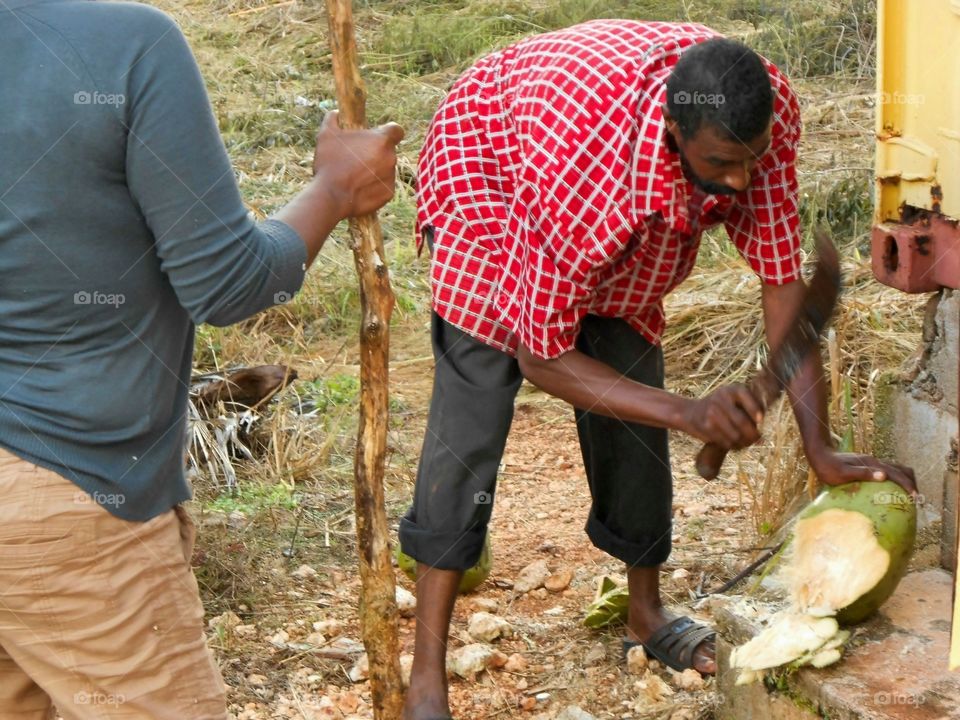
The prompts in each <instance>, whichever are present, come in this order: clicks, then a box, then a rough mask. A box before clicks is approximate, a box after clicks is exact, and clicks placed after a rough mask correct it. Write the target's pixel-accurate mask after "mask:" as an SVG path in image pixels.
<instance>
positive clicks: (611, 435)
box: [400, 313, 673, 570]
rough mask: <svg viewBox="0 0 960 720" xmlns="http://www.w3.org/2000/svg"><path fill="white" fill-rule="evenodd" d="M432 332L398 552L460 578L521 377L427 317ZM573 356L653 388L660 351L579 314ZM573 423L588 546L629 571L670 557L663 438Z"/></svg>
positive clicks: (481, 523)
mask: <svg viewBox="0 0 960 720" xmlns="http://www.w3.org/2000/svg"><path fill="white" fill-rule="evenodd" d="M431 331H432V337H433V352H434V357H435V360H436V371H435V375H434V384H433V396H432V398H431V401H430V415H429V418H428V421H427V431H426V437H425V439H424V442H423V451H422V453H421V456H420V465H419V468H418V471H417V480H416V487H415V490H414V498H413V504H412V506H411V507H410V509H409V511H408V512H407V514H406V516H405V517H403V518H402V519H401V521H400V544H401V548H402V549H403V551H404V552H405V553H407V554H408V555H410V556H411V557H413V558H415V559H416V560H417V561H419V562H422V563H425V564H427V565H429V566H431V567H436V568H441V569H447V570H465V569H467V568H470V567H472V566H473V565H474V564H476V562H477V561H478V560H479V558H480V553H481V551H482V549H483V543H484V539H485V537H486V532H487V525H488V523H489V521H490V515H491V510H492V507H493V506H492V502H493V498H494V494H495V492H496V482H497V469H498V467H499V465H500V460H501V457H502V455H503V450H504V446H505V445H506V441H507V434H508V432H509V430H510V423H511V421H512V419H513V407H514V399H515V397H516V394H517V390H518V389H519V388H520V383H521V380H522V377H521V374H520V367H519V364H518V363H517V360H516V359H515V358H513V357H511V356H510V355H508V354H506V353H504V352H501V351H499V350H496V349H494V348H491V347H490V346H488V345H485V344H483V343H482V342H480V341H479V340H476V339H475V338H473V337H471V336H470V335H468V334H467V333H465V332H463V331H461V330H459V329H458V328H456V327H454V326H453V325H451V324H449V323H447V322H446V321H444V320H443V319H442V318H440V317H439V316H438V315H437V314H436V313H434V314H433V317H432V321H431ZM577 349H578V350H580V351H581V352H583V353H585V354H587V355H589V356H590V357H593V358H596V359H597V360H600V361H601V362H604V363H606V364H607V365H609V366H611V367H612V368H614V369H615V370H617V371H618V372H619V373H621V374H623V375H625V376H626V377H628V378H630V379H632V380H636V381H638V382H641V383H643V384H645V385H650V386H653V387H658V388H662V387H663V353H662V350H661V348H660V347H659V346H656V345H653V344H651V343H650V342H648V341H647V340H646V339H645V338H644V337H643V336H642V335H640V334H639V333H638V332H637V331H636V330H634V329H633V328H632V327H631V326H630V325H629V324H628V323H627V322H625V321H624V320H620V319H617V318H604V317H598V316H595V315H588V316H587V317H586V318H585V319H584V321H583V324H582V327H581V332H580V335H579V337H578V339H577ZM575 417H576V422H577V432H578V435H579V439H580V448H581V452H582V454H583V461H584V467H585V469H586V474H587V480H588V482H589V486H590V493H591V497H592V500H593V502H592V506H591V508H590V514H589V517H588V518H587V524H586V532H587V535H588V536H589V537H590V540H591V542H592V543H593V544H594V545H595V546H596V547H598V548H600V549H601V550H603V551H605V552H607V553H609V554H610V555H612V556H613V557H615V558H618V559H620V560H622V561H624V562H625V563H627V565H629V566H631V567H634V566H648V567H649V566H655V565H659V564H661V563H662V562H664V561H665V560H666V559H667V557H668V556H669V554H670V534H671V521H672V499H673V482H672V476H671V472H670V458H669V453H668V446H667V431H666V430H664V429H662V428H653V427H648V426H646V425H638V424H635V423H625V422H623V421H621V420H616V419H613V418H608V417H604V416H602V415H597V414H594V413H591V412H587V411H583V410H576V411H575ZM531 512H532V510H531ZM494 552H496V549H495V550H494Z"/></svg>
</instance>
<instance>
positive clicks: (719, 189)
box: [666, 133, 737, 195]
mask: <svg viewBox="0 0 960 720" xmlns="http://www.w3.org/2000/svg"><path fill="white" fill-rule="evenodd" d="M666 135H667V147H669V148H670V150H671V151H672V152H675V153H676V154H677V155H679V156H680V168H681V169H682V170H683V175H684V177H686V178H687V180H689V181H690V182H692V183H693V184H694V185H696V186H697V187H698V188H700V189H701V190H703V191H704V192H705V193H707V194H709V195H736V194H737V190H736V189H735V188H732V187H730V186H729V185H721V184H720V183H713V182H707V181H706V180H701V179H700V178H699V177H697V174H696V173H695V172H694V171H693V168H691V167H690V163H689V162H687V157H686V156H685V155H684V154H683V150H681V149H680V148H679V146H678V145H677V142H676V140H674V139H673V136H672V135H671V134H670V133H667V134H666Z"/></svg>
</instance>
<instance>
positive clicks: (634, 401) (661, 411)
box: [518, 348, 690, 430]
mask: <svg viewBox="0 0 960 720" xmlns="http://www.w3.org/2000/svg"><path fill="white" fill-rule="evenodd" d="M518 359H519V361H520V369H521V371H522V372H523V375H524V377H526V378H527V380H529V381H530V382H532V383H533V384H534V385H536V386H537V387H539V388H540V389H541V390H544V391H545V392H548V393H550V394H551V395H553V396H554V397H558V398H560V399H561V400H565V401H566V402H568V403H570V404H571V405H573V406H574V407H576V408H579V409H581V410H587V411H589V412H593V413H597V414H598V415H606V416H608V417H615V418H619V419H620V420H624V421H625V422H635V423H641V424H643V425H651V426H654V427H663V428H674V429H679V430H684V429H685V427H684V425H685V422H684V408H685V406H686V405H687V404H688V403H689V402H690V401H689V400H686V399H685V398H682V397H680V396H678V395H674V394H673V393H669V392H667V391H666V390H661V389H659V388H654V387H650V386H648V385H643V384H641V383H638V382H636V381H634V380H630V379H629V378H626V377H624V376H623V375H621V374H620V373H618V372H617V371H616V370H614V369H613V368H611V367H610V366H609V365H607V364H605V363H602V362H600V361H599V360H595V359H594V358H591V357H588V356H587V355H585V354H583V353H582V352H580V351H578V350H571V351H570V352H568V353H566V354H564V355H562V356H560V357H559V358H557V359H555V360H542V359H540V358H536V357H534V356H533V355H531V354H530V352H529V351H527V350H525V349H524V348H521V349H520V352H519V354H518Z"/></svg>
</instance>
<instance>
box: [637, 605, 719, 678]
mask: <svg viewBox="0 0 960 720" xmlns="http://www.w3.org/2000/svg"><path fill="white" fill-rule="evenodd" d="M715 637H716V632H715V631H714V630H712V629H711V628H708V627H706V626H705V625H701V624H700V623H698V622H695V621H694V620H691V619H690V618H689V617H687V616H683V617H679V618H677V619H675V620H673V621H671V622H669V623H667V624H666V625H664V626H663V627H661V628H659V629H658V630H657V631H656V632H655V633H653V635H651V636H650V639H649V640H647V641H646V642H645V643H643V647H644V649H645V650H646V651H647V652H648V653H650V654H651V655H652V656H653V657H655V658H656V659H657V660H659V661H660V662H662V663H664V664H666V665H668V666H669V667H671V668H673V669H674V670H678V671H682V670H686V669H687V668H692V667H693V653H694V652H695V651H696V649H697V647H698V646H699V645H700V644H701V643H702V642H704V641H705V640H710V639H712V638H715Z"/></svg>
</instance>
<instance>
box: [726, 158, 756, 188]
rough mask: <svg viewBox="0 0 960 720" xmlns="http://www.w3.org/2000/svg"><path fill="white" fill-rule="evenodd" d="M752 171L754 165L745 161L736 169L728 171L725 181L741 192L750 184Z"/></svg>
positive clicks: (728, 185)
mask: <svg viewBox="0 0 960 720" xmlns="http://www.w3.org/2000/svg"><path fill="white" fill-rule="evenodd" d="M752 173H753V165H752V164H750V163H746V162H745V163H744V164H743V165H741V166H740V167H739V168H737V169H736V170H733V171H731V172H728V173H727V174H726V176H725V177H724V178H723V183H724V185H726V186H727V187H732V188H733V189H734V190H736V191H737V192H741V191H743V190H746V189H747V188H748V187H749V186H750V178H751V176H752Z"/></svg>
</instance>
